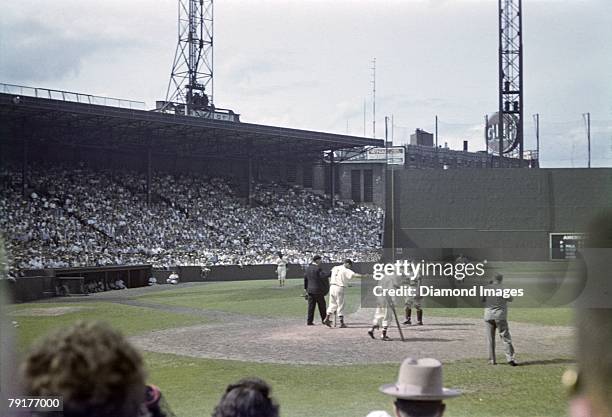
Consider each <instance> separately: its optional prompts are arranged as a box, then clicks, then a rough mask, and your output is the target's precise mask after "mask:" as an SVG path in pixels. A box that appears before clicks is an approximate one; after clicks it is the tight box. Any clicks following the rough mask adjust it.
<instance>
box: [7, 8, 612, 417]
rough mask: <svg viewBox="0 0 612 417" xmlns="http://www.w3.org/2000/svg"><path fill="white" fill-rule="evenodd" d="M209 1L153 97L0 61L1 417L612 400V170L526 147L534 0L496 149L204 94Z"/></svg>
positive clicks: (503, 72)
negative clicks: (316, 126) (39, 80)
mask: <svg viewBox="0 0 612 417" xmlns="http://www.w3.org/2000/svg"><path fill="white" fill-rule="evenodd" d="M212 3H213V1H212V0H178V10H179V16H178V30H179V36H178V45H177V49H176V55H175V59H174V62H173V65H172V71H171V76H170V82H169V84H168V91H167V93H166V97H165V98H164V100H159V101H157V102H156V104H155V106H151V107H148V106H147V105H146V104H145V103H144V102H140V101H134V100H130V99H125V98H113V97H107V96H103V95H96V94H90V93H88V92H86V91H85V92H73V91H68V90H61V89H51V88H45V87H30V86H24V85H19V84H10V83H0V251H1V252H0V265H1V266H2V270H1V271H0V275H1V277H0V291H1V294H0V304H1V305H0V307H1V311H0V312H1V316H0V338H1V346H0V359H1V362H0V372H1V374H0V388H1V389H0V397H1V398H0V401H1V402H2V403H1V404H0V410H1V413H2V416H7V417H9V416H11V417H12V416H23V415H54V416H65V417H81V416H83V417H84V416H100V417H102V416H104V417H124V416H125V417H128V416H143V417H144V416H155V417H192V416H208V415H212V416H215V417H222V416H223V417H256V416H257V417H277V416H279V415H282V416H285V417H307V416H312V415H321V416H325V417H340V416H349V415H350V416H364V417H365V416H372V417H375V416H379V417H384V416H394V415H396V416H398V417H412V416H422V417H426V416H431V417H433V416H438V417H440V416H442V415H444V416H450V417H461V416H466V417H467V416H481V417H489V416H507V417H532V416H568V415H569V416H572V417H573V416H578V415H579V416H595V417H601V416H604V415H609V414H605V413H606V412H607V411H610V410H612V393H611V392H610V389H611V387H612V377H611V376H610V375H612V373H610V372H609V371H610V370H612V359H611V358H610V351H609V348H607V347H608V346H609V345H606V342H612V336H611V335H610V332H611V331H612V322H611V320H612V319H611V318H610V314H609V312H610V311H612V310H610V309H611V308H612V303H611V301H610V297H609V291H610V290H612V288H611V287H610V283H609V279H608V278H607V276H606V273H607V271H609V269H606V268H608V266H609V262H610V259H612V257H610V256H609V255H610V253H609V250H610V249H608V248H610V247H612V245H611V237H610V233H611V231H612V228H611V226H610V224H612V223H611V221H610V216H611V214H610V213H612V169H610V168H606V167H599V168H591V167H590V147H589V167H588V168H561V167H559V168H545V167H542V165H543V164H542V162H541V161H540V155H539V152H540V151H539V148H538V150H533V151H530V150H527V149H525V146H526V144H525V140H524V137H525V136H526V134H525V132H524V130H525V129H524V126H523V125H524V121H525V115H524V113H525V111H524V108H523V76H522V73H523V52H522V1H521V0H499V6H500V7H499V10H498V12H499V16H498V17H499V20H498V23H499V29H500V31H499V32H500V38H499V46H500V51H499V65H500V71H499V91H497V93H498V95H499V109H498V111H497V113H495V114H494V115H492V116H491V117H490V118H488V117H487V120H486V122H485V125H484V126H483V129H482V130H483V134H484V135H485V138H486V140H485V147H486V149H485V150H484V151H468V144H467V141H464V147H463V149H462V150H456V151H455V150H451V149H449V147H448V146H444V147H443V146H440V145H438V133H437V116H436V133H435V134H429V133H427V132H425V131H424V130H421V129H417V130H416V131H415V133H414V135H412V136H411V137H410V142H409V143H406V144H397V143H394V142H393V140H392V139H391V137H390V132H389V129H385V135H384V136H382V135H380V136H381V137H377V135H376V134H373V135H372V136H371V137H367V136H366V135H365V110H364V134H363V135H355V134H349V132H348V122H347V132H346V133H344V134H341V133H328V132H324V131H321V130H323V129H321V130H309V129H301V128H291V127H280V126H276V125H271V124H259V123H250V122H245V121H243V120H244V119H245V117H244V115H242V114H239V113H237V111H236V110H231V109H224V108H221V107H217V106H216V105H215V104H213V94H212V92H213V84H212V79H213V76H212V74H213V62H212V48H213V35H212V22H213V14H212ZM0 51H1V49H0ZM375 64H376V63H375V61H374V65H375ZM0 68H1V67H0ZM1 74H2V72H1V71H0V75H1ZM0 81H2V80H0ZM375 92H376V87H375V82H374V89H373V94H374V95H375ZM589 117H590V115H589ZM241 119H242V120H241ZM373 119H374V120H376V119H375V116H373ZM387 122H388V120H387V118H385V127H387V126H386V124H387ZM589 122H590V119H589ZM373 124H375V123H373ZM589 140H590V139H589ZM538 143H539V142H538ZM589 146H590V142H589ZM538 147H539V145H538ZM396 262H397V264H396ZM402 262H403V264H402ZM409 262H412V263H411V264H410V267H411V268H412V272H401V271H400V272H398V270H397V269H396V270H394V272H390V271H391V269H393V267H392V266H393V265H397V266H398V267H399V266H400V265H403V266H404V268H405V269H404V271H408V270H409V268H408V263H409ZM606 262H607V263H606ZM429 266H432V270H433V271H434V272H433V273H432V274H428V273H427V272H426V271H428V269H426V267H429ZM447 266H448V268H450V270H451V272H449V273H448V274H447V273H446V272H445V271H446V270H445V269H444V268H446V267H447ZM459 266H461V268H459ZM436 267H439V268H436ZM386 268H389V269H388V270H387V269H386ZM419 268H422V269H419ZM435 271H437V272H435ZM602 271H604V272H602ZM458 272H460V273H461V276H459V275H458ZM481 272H482V273H481ZM377 274H378V275H379V276H377ZM470 274H472V275H474V277H472V276H471V275H470ZM602 277H603V278H602ZM472 280H473V286H471V285H472ZM383 288H384V289H385V292H384V294H385V295H384V296H381V295H380V294H383V292H382V289H383ZM399 289H402V291H404V292H401V296H396V295H395V294H398V295H399V294H400V292H399ZM422 289H425V290H422ZM413 290H414V291H416V292H411V291H413ZM471 290H473V292H471ZM376 291H379V292H376ZM496 291H499V292H496ZM434 293H437V294H441V295H438V296H434V295H433V294H434ZM389 294H390V295H389ZM406 294H409V295H406ZM419 294H421V295H419ZM422 294H425V295H424V296H423V295H422ZM453 294H460V295H457V296H454V295H453ZM483 294H484V295H483ZM502 294H503V295H502ZM509 294H512V296H510V295H509ZM476 295H478V296H476ZM498 295H499V296H498ZM585 307H586V309H585ZM581 308H583V310H581ZM581 311H588V312H591V311H595V313H593V314H591V313H588V314H587V313H581ZM589 314H591V315H589ZM602 346H604V347H603V348H602ZM407 358H412V359H410V360H407ZM427 358H429V359H427ZM593 358H595V359H593ZM432 364H433V365H432ZM400 365H401V367H400ZM606 372H608V373H606ZM602 375H603V376H602ZM597 378H600V379H597ZM606 378H607V379H606ZM592 381H595V382H592ZM385 384H387V385H385ZM145 387H146V388H145ZM143 392H144V393H143ZM592 392H595V393H596V394H592V395H591V393H592ZM46 398H49V399H53V398H57V399H61V403H62V404H63V411H61V410H60V409H59V408H56V409H53V410H51V409H45V408H44V406H37V407H33V406H32V405H31V401H32V399H46ZM602 398H603V401H601V399H602ZM22 401H30V403H29V404H30V405H29V406H27V407H26V406H23V408H24V409H21V410H20V409H19V407H20V404H22ZM606 407H609V408H606ZM33 410H34V411H33ZM50 410H51V411H50ZM126 410H127V411H126ZM584 410H588V412H586V413H585V411H584ZM602 410H603V411H602ZM581 412H582V414H580V413H581Z"/></svg>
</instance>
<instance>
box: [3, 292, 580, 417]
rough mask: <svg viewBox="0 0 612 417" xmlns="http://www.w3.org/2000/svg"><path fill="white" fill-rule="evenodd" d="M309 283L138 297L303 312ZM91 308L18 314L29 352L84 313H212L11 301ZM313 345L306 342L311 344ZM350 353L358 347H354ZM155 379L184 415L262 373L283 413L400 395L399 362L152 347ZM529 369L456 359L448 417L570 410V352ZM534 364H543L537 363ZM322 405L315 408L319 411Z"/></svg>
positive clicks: (112, 319) (371, 403)
mask: <svg viewBox="0 0 612 417" xmlns="http://www.w3.org/2000/svg"><path fill="white" fill-rule="evenodd" d="M301 284H302V282H301V281H300V280H290V281H288V286H287V287H285V288H283V289H278V288H276V281H272V280H270V281H254V282H228V283H211V284H204V285H201V286H191V287H188V288H176V289H170V290H167V291H163V292H159V293H153V294H150V295H146V296H141V297H138V298H137V299H138V300H139V301H145V302H151V303H160V304H165V305H170V306H186V307H192V308H198V309H211V310H220V311H228V312H236V313H247V314H255V315H261V316H271V317H302V316H303V315H304V314H305V309H306V303H305V302H304V301H303V300H300V299H299V295H300V294H301V293H302V289H301V288H302V285H301ZM348 294H349V298H348V305H349V307H350V308H351V309H353V310H354V309H356V308H357V306H358V305H359V287H358V286H355V287H353V288H349V290H348ZM64 306H65V307H75V306H81V307H86V308H85V309H83V310H81V311H78V312H73V313H68V314H64V315H60V316H28V317H26V316H13V317H12V319H14V320H17V321H18V322H19V325H20V326H19V328H18V341H19V348H20V349H21V350H23V349H24V348H26V347H27V346H28V345H29V344H30V343H32V341H33V340H34V339H35V338H36V337H38V336H39V335H42V334H45V333H47V332H48V331H50V330H51V329H54V328H57V327H60V326H63V325H66V324H68V323H71V322H73V321H76V320H78V319H104V320H105V321H107V322H109V323H110V324H111V325H112V326H114V327H115V328H118V329H120V330H121V331H122V332H124V333H125V334H127V335H133V334H138V333H145V332H148V331H151V330H155V329H163V328H170V327H178V326H186V325H191V324H200V323H202V322H203V319H202V317H200V316H198V317H192V316H190V315H187V314H178V313H171V312H166V311H158V310H153V309H150V308H145V307H134V306H127V305H120V304H115V303H110V302H86V303H85V302H84V303H79V304H75V303H57V304H47V303H29V304H22V305H17V306H11V307H9V309H10V310H12V311H16V312H17V313H19V312H20V311H21V310H27V309H30V308H37V309H38V308H54V307H64ZM427 315H440V316H447V317H474V318H480V317H482V310H481V309H434V308H431V309H428V310H427V312H426V317H427ZM510 319H511V320H516V321H526V322H530V323H541V324H553V325H557V324H569V323H570V322H571V311H570V310H567V309H534V308H531V309H518V308H517V309H511V310H510ZM305 348H306V347H305ZM347 355H350V352H347ZM144 357H145V360H146V363H147V367H148V371H149V381H150V382H151V383H154V384H157V385H159V386H160V387H161V388H162V390H163V392H164V393H165V395H166V398H167V399H168V401H169V403H170V404H171V406H172V408H173V409H174V411H175V412H176V413H177V415H178V416H179V417H192V416H207V415H210V413H211V411H212V409H213V407H214V405H215V404H216V403H217V401H218V400H219V398H220V396H221V394H222V392H223V390H224V387H225V386H226V385H227V384H228V383H230V382H235V381H236V380H238V379H240V378H242V377H245V376H253V375H256V376H259V377H262V378H264V379H265V380H267V381H268V382H269V383H270V384H271V385H272V386H273V394H274V396H275V397H276V398H277V399H278V401H279V402H280V404H281V411H282V415H283V416H287V417H307V416H308V417H310V416H313V415H321V416H324V417H326V416H330V417H336V416H338V417H340V416H365V415H366V414H367V413H368V412H369V411H371V410H374V409H385V410H387V411H389V412H390V411H391V401H390V399H389V398H387V397H386V396H384V395H382V394H380V393H378V391H377V388H378V386H379V385H381V384H383V383H387V382H392V381H393V380H394V379H395V377H396V374H397V368H398V364H392V365H391V364H385V365H351V366H335V367H332V366H315V365H308V366H306V365H279V364H263V363H248V362H240V361H230V360H212V359H194V358H188V357H183V356H179V355H168V354H157V353H148V352H145V353H144ZM521 361H522V362H523V363H526V365H528V366H520V367H517V368H512V367H509V366H506V365H498V366H495V367H492V366H488V365H486V361H485V360H484V359H483V360H462V361H456V362H451V363H446V364H445V368H444V372H445V384H446V385H447V386H450V387H455V388H459V389H462V390H464V392H465V395H463V396H462V397H460V398H457V399H452V400H449V401H448V402H447V406H448V412H447V414H446V415H448V416H451V417H452V416H455V417H457V416H466V417H467V416H482V417H485V416H525V417H533V416H563V415H566V413H565V409H566V405H565V404H566V399H565V396H564V392H563V389H562V387H561V384H560V378H561V375H562V373H563V371H564V370H565V369H566V368H567V366H568V363H570V362H571V361H572V358H570V357H561V358H551V357H547V356H546V352H542V354H541V356H538V357H525V356H521ZM530 361H532V362H533V363H530ZM313 404H314V407H315V410H316V411H315V412H312V411H311V408H312V407H313Z"/></svg>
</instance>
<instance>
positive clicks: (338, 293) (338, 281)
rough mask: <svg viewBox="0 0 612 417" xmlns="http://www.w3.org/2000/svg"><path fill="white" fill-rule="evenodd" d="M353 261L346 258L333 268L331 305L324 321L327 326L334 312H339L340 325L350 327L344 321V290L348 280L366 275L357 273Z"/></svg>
mask: <svg viewBox="0 0 612 417" xmlns="http://www.w3.org/2000/svg"><path fill="white" fill-rule="evenodd" d="M352 267H353V261H351V260H350V259H346V260H345V261H344V263H343V264H342V265H337V266H334V267H333V268H332V270H331V278H330V279H329V285H330V287H329V307H328V308H327V317H325V320H324V321H323V323H324V324H325V325H326V326H330V325H331V317H332V315H333V314H334V313H337V314H338V318H339V319H340V327H341V328H346V327H348V326H347V325H346V323H344V291H345V288H346V287H348V281H349V280H350V279H353V278H364V277H366V275H361V274H357V273H355V271H353V270H352V269H351V268H352Z"/></svg>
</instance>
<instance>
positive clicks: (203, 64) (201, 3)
mask: <svg viewBox="0 0 612 417" xmlns="http://www.w3.org/2000/svg"><path fill="white" fill-rule="evenodd" d="M172 102H174V103H182V104H185V113H186V114H192V111H193V110H198V109H206V108H210V107H212V105H213V0H178V44H177V46H176V52H175V54H174V64H173V65H172V73H171V75H170V82H169V83H168V90H167V91H166V103H172Z"/></svg>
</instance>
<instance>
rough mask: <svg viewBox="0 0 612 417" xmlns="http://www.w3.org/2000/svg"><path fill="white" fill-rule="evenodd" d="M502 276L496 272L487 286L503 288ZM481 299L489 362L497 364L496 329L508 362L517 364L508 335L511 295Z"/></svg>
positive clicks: (513, 364) (510, 338)
mask: <svg viewBox="0 0 612 417" xmlns="http://www.w3.org/2000/svg"><path fill="white" fill-rule="evenodd" d="M503 278H504V277H503V275H502V274H496V275H495V278H494V279H493V281H491V283H490V284H489V287H488V288H495V289H503V284H502V281H503ZM482 301H483V302H484V303H485V309H484V320H485V326H486V329H487V347H488V350H489V363H490V364H491V365H496V364H497V360H496V359H495V330H497V331H498V333H499V337H500V338H501V340H502V342H503V343H504V350H505V351H506V360H507V361H508V364H509V365H511V366H517V365H518V364H517V363H516V360H515V358H514V346H513V345H512V337H511V336H510V329H509V328H508V303H509V302H511V301H512V297H508V298H503V297H483V298H482Z"/></svg>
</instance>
